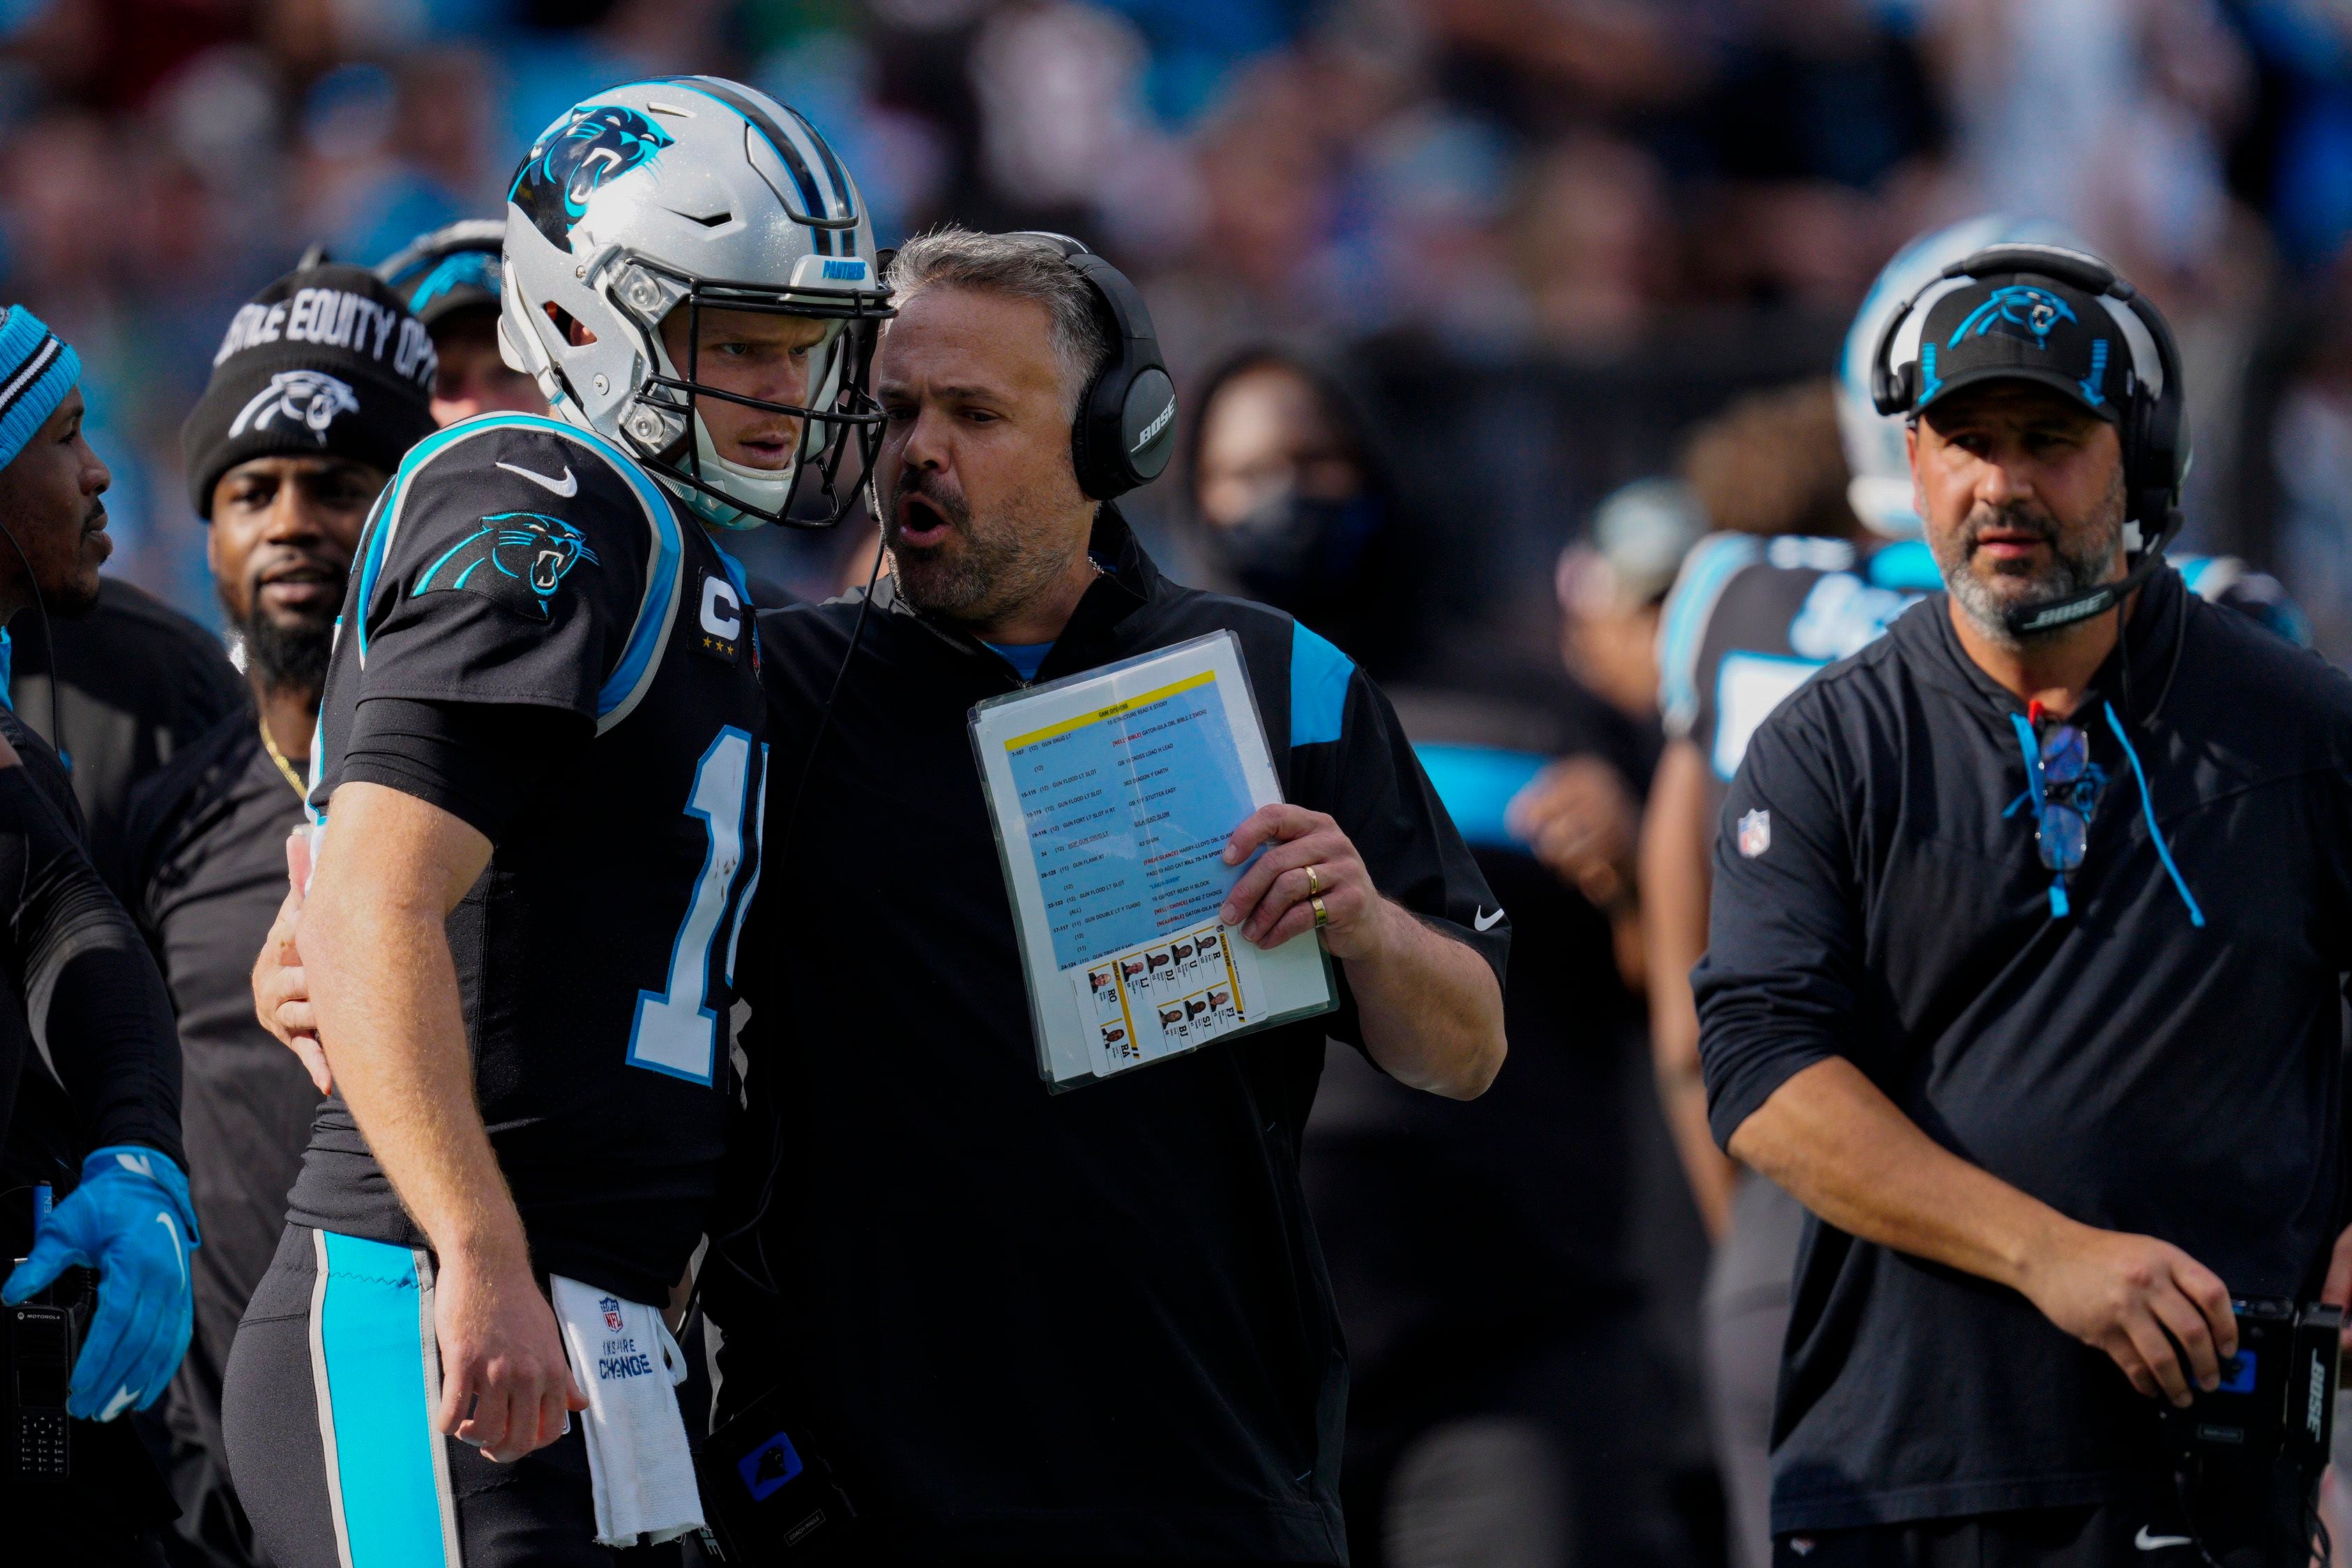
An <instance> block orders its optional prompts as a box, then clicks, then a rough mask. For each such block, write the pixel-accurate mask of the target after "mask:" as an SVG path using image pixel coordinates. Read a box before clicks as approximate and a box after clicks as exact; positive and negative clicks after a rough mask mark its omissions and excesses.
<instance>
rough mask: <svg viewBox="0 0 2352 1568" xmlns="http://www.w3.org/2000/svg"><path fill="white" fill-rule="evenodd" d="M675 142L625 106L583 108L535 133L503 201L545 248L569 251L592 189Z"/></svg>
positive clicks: (642, 116) (654, 125)
mask: <svg viewBox="0 0 2352 1568" xmlns="http://www.w3.org/2000/svg"><path fill="white" fill-rule="evenodd" d="M676 140H677V139H676V138H674V137H672V136H671V135H670V133H669V132H668V131H664V130H663V129H662V128H661V127H660V126H658V125H656V124H655V123H654V122H653V121H652V120H647V119H646V117H645V116H644V115H642V114H640V113H638V112H637V111H636V110H634V109H630V108H627V107H626V106H625V105H622V104H617V103H591V104H583V105H582V106H581V107H580V108H578V109H575V110H571V111H570V112H569V113H567V114H565V115H564V117H563V118H562V120H557V121H556V122H555V123H554V124H553V125H551V126H549V127H548V128H547V129H546V130H545V131H541V132H540V135H539V140H538V141H534V142H532V143H531V144H530V156H529V157H527V158H525V159H524V160H523V161H522V167H521V168H520V169H518V170H516V171H515V177H514V185H513V187H512V188H511V189H509V191H508V192H507V200H509V201H510V202H512V203H513V204H515V205H516V206H519V207H520V208H521V209H522V212H523V216H525V217H527V218H529V219H530V221H531V224H532V225H533V226H534V227H536V228H537V229H538V230H539V232H540V233H541V234H543V235H546V236H547V239H548V243H549V244H551V245H556V246H563V247H564V248H566V249H569V248H570V247H571V245H572V225H573V224H576V223H578V222H579V221H580V218H581V215H582V214H584V213H585V212H587V210H588V198H589V197H591V196H593V195H594V194H595V193H596V191H597V188H598V187H599V186H601V185H603V184H604V183H605V182H607V181H609V180H615V179H618V178H619V177H620V176H622V175H623V174H625V173H627V172H629V171H630V170H632V169H641V168H643V167H644V166H645V165H646V164H647V163H650V162H653V160H654V154H656V152H660V151H661V150H662V149H663V148H665V147H667V146H670V145H672V144H673V143H674V142H675V141H676Z"/></svg>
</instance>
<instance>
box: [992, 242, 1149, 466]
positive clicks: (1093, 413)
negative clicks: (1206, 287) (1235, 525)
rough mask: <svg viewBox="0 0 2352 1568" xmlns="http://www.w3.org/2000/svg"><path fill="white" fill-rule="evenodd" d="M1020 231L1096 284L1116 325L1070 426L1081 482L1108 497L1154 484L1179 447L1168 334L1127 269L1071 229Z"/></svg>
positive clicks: (1106, 316)
mask: <svg viewBox="0 0 2352 1568" xmlns="http://www.w3.org/2000/svg"><path fill="white" fill-rule="evenodd" d="M1017 237H1019V238H1023V239H1037V240H1044V241H1045V243H1046V244H1048V245H1050V246H1053V247H1054V248H1055V249H1056V250H1058V251H1060V252H1061V253H1062V256H1063V257H1064V258H1065V259H1066V260H1067V261H1068V262H1069V264H1070V265H1071V266H1072V267H1076V268H1077V270H1078V274H1079V276H1080V277H1084V278H1085V279H1086V280H1087V283H1088V284H1089V285H1091V286H1092V287H1093V289H1094V294H1095V298H1096V300H1097V303H1098V304H1099V305H1100V306H1101V309H1100V311H1099V312H1098V317H1099V319H1101V320H1102V322H1103V324H1104V325H1106V326H1108V328H1109V329H1110V331H1111V339H1112V341H1111V357H1110V362H1109V363H1108V364H1107V365H1105V366H1104V367H1103V368H1102V370H1101V371H1100V372H1098V373H1097V375H1096V376H1095V378H1094V380H1092V381H1090V382H1087V390H1086V391H1085V392H1082V393H1081V394H1079V397H1078V414H1077V418H1076V420H1074V421H1072V422H1071V425H1070V461H1071V463H1072V464H1073V465H1075V466H1076V469H1077V471H1078V488H1080V489H1081V490H1084V491H1085V492H1086V493H1087V495H1088V496H1091V497H1094V498H1095V499H1096V500H1097V501H1108V500H1109V499H1110V498H1111V497H1114V496H1124V495H1125V494H1127V493H1128V492H1129V490H1132V489H1134V488H1135V487H1136V486H1139V485H1148V484H1150V482H1151V481H1152V480H1154V479H1157V478H1159V477H1160V474H1161V473H1162V472H1163V471H1164V470H1165V469H1166V468H1167V466H1168V460H1169V458H1171V456H1173V455H1175V452H1176V383H1175V382H1174V381H1173V380H1172V379H1171V378H1170V376H1169V374H1168V365H1167V361H1164V360H1162V359H1161V358H1160V334H1159V333H1158V332H1156V331H1154V330H1153V329H1152V326H1151V311H1150V308H1148V307H1146V306H1145V304H1144V303H1143V296H1142V295H1140V294H1139V293H1137V292H1136V287H1135V285H1134V284H1132V283H1129V281H1128V280H1127V275H1126V274H1125V273H1123V272H1121V271H1119V269H1118V268H1117V267H1113V266H1112V265H1111V264H1110V263H1109V262H1107V261H1105V260H1104V259H1103V258H1102V257H1101V256H1097V255H1096V254H1095V253H1094V252H1092V251H1090V250H1088V249H1087V247H1086V246H1082V245H1080V244H1079V243H1078V242H1077V241H1076V240H1074V239H1072V238H1071V237H1070V236H1069V235H1060V234H1053V233H1050V232H1048V231H1046V230H1045V229H1023V230H1020V231H1019V233H1018V235H1017Z"/></svg>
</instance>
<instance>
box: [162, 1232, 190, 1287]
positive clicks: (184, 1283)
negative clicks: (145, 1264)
mask: <svg viewBox="0 0 2352 1568" xmlns="http://www.w3.org/2000/svg"><path fill="white" fill-rule="evenodd" d="M155 1223H156V1224H158V1225H160V1226H162V1227H163V1229H164V1231H165V1232H166V1233H167V1234H169V1235H170V1236H171V1238H172V1261H173V1262H174V1263H177V1264H178V1265H179V1266H180V1289H182V1290H186V1289H187V1288H188V1254H187V1252H186V1250H185V1249H183V1248H182V1247H181V1245H180V1228H179V1227H178V1226H176V1225H174V1224H173V1223H172V1217H171V1216H170V1215H168V1214H159V1215H157V1216H156V1217H155Z"/></svg>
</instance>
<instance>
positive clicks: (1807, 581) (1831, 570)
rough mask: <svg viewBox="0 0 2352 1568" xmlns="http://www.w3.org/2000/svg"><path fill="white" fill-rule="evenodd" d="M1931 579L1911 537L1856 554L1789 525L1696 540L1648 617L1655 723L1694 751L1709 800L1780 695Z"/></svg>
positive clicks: (1931, 567)
mask: <svg viewBox="0 0 2352 1568" xmlns="http://www.w3.org/2000/svg"><path fill="white" fill-rule="evenodd" d="M1942 586H1943V579H1942V577H1941V576H1940V575H1939V574H1938V573H1937V570H1936V561H1935V558H1934V557H1933V556H1931V555H1930V554H1929V553H1928V551H1927V546H1926V545H1924V544H1921V543H1919V542H1917V541H1916V540H1906V541H1905V542H1903V543H1901V544H1892V545H1888V546H1885V548H1883V549H1879V550H1877V551H1875V552H1874V553H1872V554H1870V555H1868V556H1864V554H1863V553H1862V552H1861V551H1860V550H1857V549H1855V548H1854V547H1853V545H1851V544H1849V543H1847V542H1846V541H1845V540H1843V539H1824V538H1805V537H1802V536H1799V535H1793V534H1784V535H1780V536H1778V537H1776V538H1759V537H1758V536H1756V535H1753V534H1735V533H1724V534H1715V535H1712V536H1710V537H1708V538H1705V539H1702V540H1700V541H1699V543H1698V545H1697V546H1696V548H1695V549H1692V551H1691V553H1690V554H1689V555H1688V556H1687V557H1685V559H1684V561H1683V568H1682V572H1681V575H1680V576H1678V577H1677V578H1676V579H1675V589H1674V592H1673V593H1672V594H1670V595H1668V596H1667V599H1666V606H1665V611H1664V615H1663V616H1662V617H1661V619H1660V621H1659V623H1658V682H1659V691H1658V706H1659V712H1660V714H1661V715H1662V716H1663V717H1664V720H1665V727H1666V733H1667V734H1668V735H1670V736H1672V737H1675V738H1677V739H1685V740H1689V741H1692V742H1694V743H1695V744H1696V746H1697V747H1698V748H1699V753H1700V755H1701V756H1703V757H1705V758H1706V760H1707V765H1708V771H1709V774H1710V775H1711V779H1710V782H1711V783H1712V785H1713V797H1712V798H1713V799H1714V800H1715V801H1716V802H1717V803H1718V804H1720V803H1721V801H1722V799H1723V791H1724V789H1726V787H1727V786H1728V785H1729V784H1730V782H1731V776H1732V775H1733V774H1735V773H1737V772H1738V771H1739V759H1740V758H1741V757H1742V756H1743V755H1744V754H1745V753H1746V752H1747V749H1748V737H1749V736H1751V735H1753V734H1755V733H1756V727H1757V726H1758V725H1759V724H1761V723H1763V722H1764V716H1765V715H1767V714H1769V713H1770V712H1771V711H1772V710H1773V709H1774V708H1776V707H1778V706H1780V699H1781V698H1783V697H1785V696H1787V695H1789V694H1790V692H1793V691H1795V690H1796V689H1797V688H1798V687H1799V686H1800V685H1803V684H1804V682H1805V679H1806V677H1807V676H1809V675H1811V674H1812V673H1813V672H1814V671H1815V670H1818V669H1821V668H1822V666H1824V665H1826V664H1830V663H1831V662H1832V661H1833V660H1837V659H1843V658H1844V657H1845V656H1846V655H1847V654H1848V653H1856V652H1858V651H1860V650H1861V649H1862V648H1863V647H1864V645H1865V644H1866V643H1869V642H1870V641H1871V640H1872V639H1873V638H1875V637H1876V636H1878V635H1879V634H1880V633H1881V632H1885V630H1886V623H1887V622H1890V621H1892V620H1894V619H1895V617H1896V616H1897V615H1900V614H1901V613H1902V612H1904V611H1906V610H1907V609H1909V608H1910V607H1911V605H1912V604H1913V603H1914V602H1915V601H1917V600H1918V599H1919V597H1920V596H1921V595H1922V594H1926V593H1928V592H1932V591H1935V590H1937V589H1938V588H1941V587H1942Z"/></svg>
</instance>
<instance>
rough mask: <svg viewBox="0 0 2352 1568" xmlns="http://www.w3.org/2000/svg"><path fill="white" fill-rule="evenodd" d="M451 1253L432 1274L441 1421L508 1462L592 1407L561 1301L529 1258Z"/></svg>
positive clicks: (436, 1424)
mask: <svg viewBox="0 0 2352 1568" xmlns="http://www.w3.org/2000/svg"><path fill="white" fill-rule="evenodd" d="M522 1257H523V1254H522V1253H521V1252H520V1249H517V1250H516V1252H515V1253H514V1254H513V1255H512V1257H511V1258H510V1259H509V1258H473V1257H469V1256H467V1254H465V1253H456V1254H452V1255H449V1256H446V1257H445V1258H443V1259H442V1260H441V1271H440V1273H439V1275H438V1276H437V1277H436V1279H435V1281H434V1282H433V1328H434V1332H435V1333H436V1334H437V1335H438V1336H439V1338H440V1341H441V1407H440V1409H439V1410H438V1411H437V1412H436V1414H435V1416H434V1423H433V1425H434V1427H435V1429H436V1430H437V1431H442V1432H448V1433H453V1434H455V1435H456V1436H457V1437H462V1438H464V1439H465V1440H466V1441H467V1442H468V1443H471V1444H473V1445H474V1446H475V1447H476V1448H479V1449H481V1450H482V1452H483V1453H484V1454H485V1455H487V1456H488V1457H489V1458H493V1459H496V1460H497V1461H499V1463H500V1464H511V1463H513V1462H514V1461H515V1460H517V1459H519V1458H522V1457H523V1456H524V1455H525V1454H528V1453H530V1451H531V1450H533V1449H535V1448H545V1447H546V1446H547V1445H548V1444H550V1443H552V1442H553V1441H555V1439H556V1438H558V1437H562V1436H563V1428H564V1417H565V1413H566V1412H567V1411H572V1410H585V1409H587V1408H588V1399H587V1396H585V1395H583V1394H582V1393H581V1392H580V1386H579V1385H578V1384H576V1383H574V1382H573V1381H572V1366H571V1363H570V1362H569V1361H567V1360H566V1359H565V1357H564V1354H563V1335H562V1333H561V1332H560V1331H559V1330H558V1329H557V1328H556V1326H555V1309H554V1308H553V1307H551V1306H549V1305H548V1303H547V1297H546V1296H545V1295H543V1294H541V1291H540V1289H539V1284H538V1282H537V1281H534V1280H533V1279H532V1278H531V1276H530V1266H529V1265H528V1264H527V1263H525V1262H524V1261H522Z"/></svg>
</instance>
